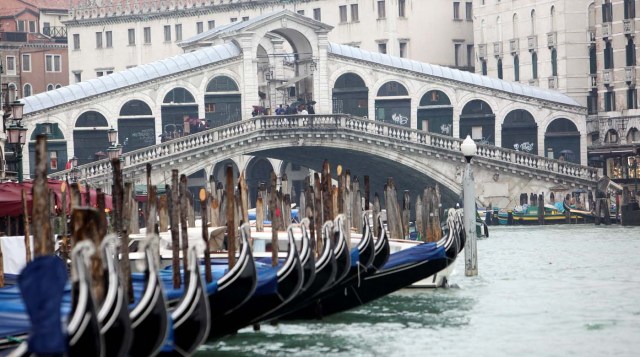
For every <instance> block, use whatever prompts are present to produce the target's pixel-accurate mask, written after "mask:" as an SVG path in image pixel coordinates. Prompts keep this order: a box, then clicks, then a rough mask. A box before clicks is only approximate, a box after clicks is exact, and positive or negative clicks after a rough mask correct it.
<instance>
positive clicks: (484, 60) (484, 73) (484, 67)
mask: <svg viewBox="0 0 640 357" xmlns="http://www.w3.org/2000/svg"><path fill="white" fill-rule="evenodd" d="M480 64H481V66H482V75H483V76H486V75H487V60H486V59H484V58H483V59H482V60H480Z"/></svg>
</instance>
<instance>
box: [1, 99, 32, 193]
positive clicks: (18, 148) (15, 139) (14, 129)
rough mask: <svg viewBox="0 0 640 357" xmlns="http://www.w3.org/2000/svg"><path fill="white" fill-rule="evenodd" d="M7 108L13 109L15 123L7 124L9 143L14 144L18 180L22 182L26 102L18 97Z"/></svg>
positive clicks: (25, 135)
mask: <svg viewBox="0 0 640 357" xmlns="http://www.w3.org/2000/svg"><path fill="white" fill-rule="evenodd" d="M6 108H7V109H9V108H10V109H11V118H12V119H13V123H12V124H11V125H10V126H9V127H8V128H7V127H6V125H5V128H6V133H7V143H8V144H12V145H13V149H14V152H15V155H16V161H17V166H18V167H17V171H18V182H22V179H23V177H22V147H23V146H24V144H25V143H26V140H27V128H25V127H23V126H22V113H23V109H24V103H22V102H20V101H19V100H18V99H16V100H14V101H13V103H10V104H8V105H7V107H6ZM8 118H9V117H6V118H5V120H6V119H8Z"/></svg>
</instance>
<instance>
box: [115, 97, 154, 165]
mask: <svg viewBox="0 0 640 357" xmlns="http://www.w3.org/2000/svg"><path fill="white" fill-rule="evenodd" d="M118 143H120V145H122V152H123V153H125V152H129V151H133V150H138V149H142V148H144V147H147V146H151V145H155V144H156V124H155V118H154V116H153V113H152V112H151V108H150V107H149V105H147V103H145V102H143V101H141V100H137V99H135V100H130V101H128V102H126V103H125V104H124V105H123V106H122V109H120V116H119V117H118Z"/></svg>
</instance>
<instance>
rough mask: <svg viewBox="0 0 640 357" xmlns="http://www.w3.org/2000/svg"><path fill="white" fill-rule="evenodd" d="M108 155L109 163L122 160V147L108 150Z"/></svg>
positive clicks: (113, 147)
mask: <svg viewBox="0 0 640 357" xmlns="http://www.w3.org/2000/svg"><path fill="white" fill-rule="evenodd" d="M107 155H109V161H112V160H117V159H120V155H122V145H120V144H118V145H113V146H111V147H110V148H108V149H107Z"/></svg>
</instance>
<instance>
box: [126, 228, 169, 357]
mask: <svg viewBox="0 0 640 357" xmlns="http://www.w3.org/2000/svg"><path fill="white" fill-rule="evenodd" d="M156 244H157V238H155V237H154V238H150V239H149V240H148V241H147V245H146V247H145V248H144V252H145V262H146V267H145V269H144V275H145V280H146V283H145V287H144V291H143V293H142V297H141V298H140V301H138V303H137V304H136V305H135V307H134V308H133V310H131V312H130V313H129V317H130V318H131V327H132V329H133V336H134V338H133V341H132V343H131V348H130V349H129V355H131V356H151V355H155V354H157V353H158V352H159V351H160V349H161V348H162V345H163V344H164V341H165V339H166V338H167V335H168V333H169V316H168V312H167V304H166V300H165V295H164V292H163V288H162V284H161V282H160V279H159V276H158V266H157V264H156V257H155V255H156V254H157V253H154V252H157V250H158V248H157V246H156Z"/></svg>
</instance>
